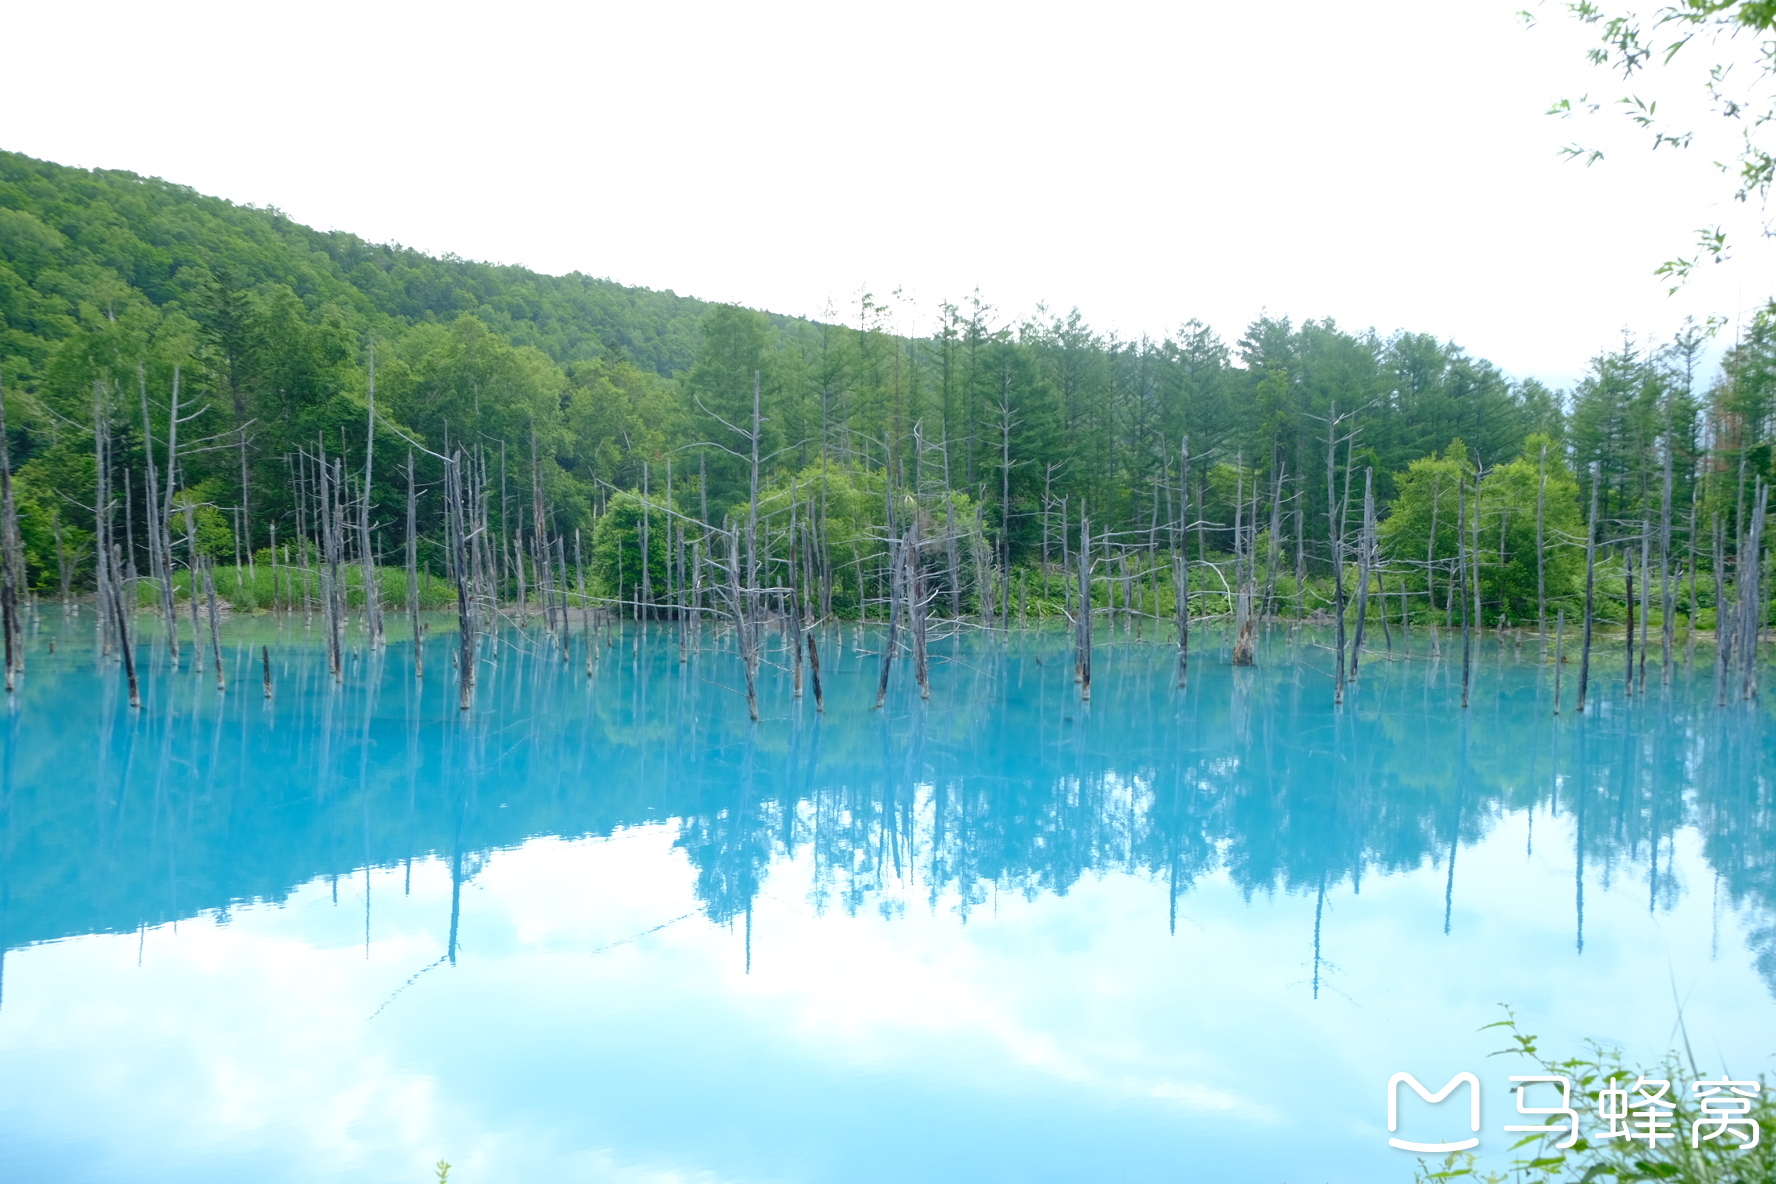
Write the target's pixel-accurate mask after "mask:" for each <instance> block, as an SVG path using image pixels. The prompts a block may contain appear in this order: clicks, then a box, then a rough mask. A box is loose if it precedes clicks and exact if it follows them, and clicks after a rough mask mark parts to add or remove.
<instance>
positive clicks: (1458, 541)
mask: <svg viewBox="0 0 1776 1184" xmlns="http://www.w3.org/2000/svg"><path fill="white" fill-rule="evenodd" d="M1455 505H1456V509H1455V559H1456V564H1457V566H1458V567H1459V568H1460V569H1461V579H1460V581H1459V582H1458V583H1457V585H1456V586H1457V588H1458V589H1459V593H1458V594H1459V595H1460V597H1461V627H1462V706H1463V707H1464V708H1465V707H1467V705H1468V692H1469V687H1470V685H1471V684H1472V681H1473V669H1474V630H1473V624H1474V623H1473V621H1471V620H1470V618H1469V616H1468V553H1467V526H1468V481H1467V477H1466V475H1465V474H1464V475H1463V476H1462V478H1461V480H1460V481H1459V483H1458V484H1457V485H1456V503H1455ZM1474 510H1475V514H1474V516H1475V517H1476V518H1477V517H1479V506H1475V507H1474Z"/></svg>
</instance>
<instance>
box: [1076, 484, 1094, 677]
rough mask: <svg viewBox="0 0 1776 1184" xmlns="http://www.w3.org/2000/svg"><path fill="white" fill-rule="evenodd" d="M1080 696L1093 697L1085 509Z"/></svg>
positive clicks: (1081, 517) (1081, 543)
mask: <svg viewBox="0 0 1776 1184" xmlns="http://www.w3.org/2000/svg"><path fill="white" fill-rule="evenodd" d="M1078 627H1079V642H1078V655H1079V657H1078V667H1079V698H1080V700H1081V701H1082V702H1086V703H1090V702H1091V697H1092V592H1091V521H1090V520H1089V519H1088V518H1087V517H1086V515H1085V513H1084V511H1083V509H1082V510H1081V512H1080V515H1079V622H1078Z"/></svg>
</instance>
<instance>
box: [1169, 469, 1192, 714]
mask: <svg viewBox="0 0 1776 1184" xmlns="http://www.w3.org/2000/svg"><path fill="white" fill-rule="evenodd" d="M1179 452H1180V454H1181V466H1182V467H1180V468H1179V470H1178V539H1177V542H1178V553H1177V554H1176V555H1174V556H1173V557H1172V584H1173V587H1174V590H1175V591H1174V595H1175V596H1176V597H1177V604H1176V605H1175V606H1174V607H1175V608H1176V609H1177V613H1178V689H1179V690H1180V691H1181V690H1183V689H1184V687H1185V684H1186V683H1188V682H1189V680H1190V550H1189V547H1188V545H1187V542H1186V540H1188V538H1189V531H1190V437H1189V436H1185V437H1184V438H1183V440H1182V441H1181V442H1180V444H1179Z"/></svg>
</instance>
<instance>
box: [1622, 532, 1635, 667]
mask: <svg viewBox="0 0 1776 1184" xmlns="http://www.w3.org/2000/svg"><path fill="white" fill-rule="evenodd" d="M1622 578H1623V580H1624V581H1625V582H1626V586H1625V587H1624V589H1623V595H1622V607H1623V608H1625V609H1626V610H1627V612H1628V629H1627V637H1626V644H1627V647H1628V660H1627V662H1626V664H1625V667H1624V669H1623V671H1622V695H1623V697H1625V698H1629V699H1632V698H1633V697H1634V559H1633V556H1632V553H1631V552H1630V551H1629V550H1628V548H1627V546H1626V545H1624V546H1623V547H1622Z"/></svg>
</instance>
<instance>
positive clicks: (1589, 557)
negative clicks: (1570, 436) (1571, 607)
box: [1578, 466, 1598, 715]
mask: <svg viewBox="0 0 1776 1184" xmlns="http://www.w3.org/2000/svg"><path fill="white" fill-rule="evenodd" d="M1597 484H1598V477H1597V469H1596V466H1593V467H1592V470H1591V516H1590V517H1589V518H1588V519H1586V523H1585V630H1584V640H1583V641H1582V642H1581V643H1580V648H1579V704H1578V709H1579V714H1580V715H1583V714H1584V713H1585V695H1586V693H1587V692H1588V691H1589V690H1590V689H1591V634H1592V630H1593V629H1594V628H1595V624H1596V598H1597Z"/></svg>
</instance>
